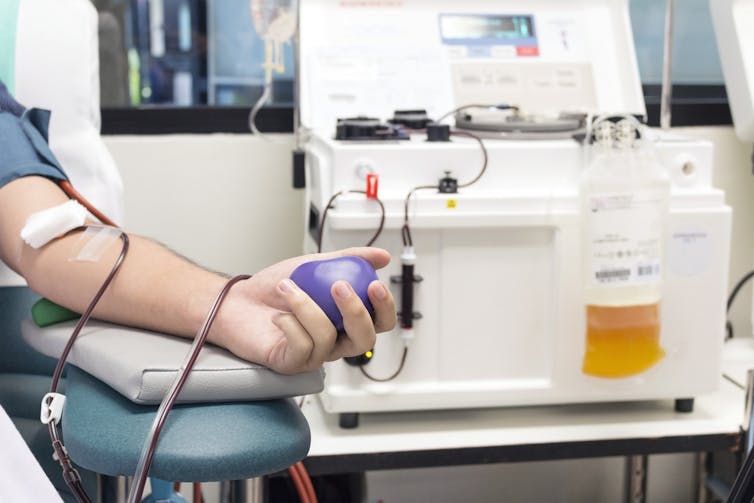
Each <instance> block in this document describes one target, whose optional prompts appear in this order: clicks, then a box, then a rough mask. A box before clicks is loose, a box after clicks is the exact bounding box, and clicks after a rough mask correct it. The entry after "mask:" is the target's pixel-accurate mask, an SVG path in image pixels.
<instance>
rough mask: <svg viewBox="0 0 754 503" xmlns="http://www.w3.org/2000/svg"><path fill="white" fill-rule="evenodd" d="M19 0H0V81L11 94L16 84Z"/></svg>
mask: <svg viewBox="0 0 754 503" xmlns="http://www.w3.org/2000/svg"><path fill="white" fill-rule="evenodd" d="M20 3H21V0H0V81H2V82H4V83H5V85H6V87H7V88H8V90H9V91H10V93H11V94H13V91H14V89H15V85H16V26H17V25H18V7H19V5H20Z"/></svg>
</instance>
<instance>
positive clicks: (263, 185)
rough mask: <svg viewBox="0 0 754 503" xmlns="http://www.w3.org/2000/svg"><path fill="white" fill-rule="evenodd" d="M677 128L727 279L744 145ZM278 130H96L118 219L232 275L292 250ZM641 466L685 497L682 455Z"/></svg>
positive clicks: (656, 492) (405, 487)
mask: <svg viewBox="0 0 754 503" xmlns="http://www.w3.org/2000/svg"><path fill="white" fill-rule="evenodd" d="M678 132H681V133H684V134H688V135H690V136H694V137H698V138H706V139H709V140H711V141H713V142H714V144H715V147H716V150H715V185H716V186H717V187H719V188H721V189H723V190H725V192H726V200H727V202H728V204H729V205H730V206H731V207H732V208H733V243H732V254H731V268H730V271H731V272H730V278H729V279H730V285H731V286H732V285H733V284H735V282H736V281H737V280H738V279H739V278H740V277H741V276H743V275H744V274H745V273H746V272H747V271H749V270H751V269H752V268H754V232H751V226H752V225H753V224H754V176H753V175H752V169H751V157H750V156H751V150H752V149H751V145H746V144H743V143H741V142H740V141H738V139H737V138H736V137H735V134H734V132H733V128H732V127H696V128H679V129H678ZM275 139H276V141H275V142H270V141H266V140H263V139H261V138H258V137H254V136H252V135H228V134H214V135H164V136H110V137H105V142H106V144H107V146H108V148H109V149H110V151H111V152H112V154H113V156H114V157H115V160H116V163H117V164H118V167H119V168H120V171H121V173H122V176H123V180H124V185H125V194H126V200H125V203H126V215H127V222H126V226H127V228H128V229H129V230H130V231H132V232H136V233H139V234H144V235H148V236H150V237H153V238H156V239H158V240H160V241H161V242H163V243H165V244H166V245H168V246H169V247H171V248H173V249H174V250H176V251H177V252H179V253H181V254H183V255H185V256H187V257H189V258H191V259H192V260H195V261H197V262H199V263H200V264H202V265H204V266H206V267H209V268H212V269H215V270H221V271H223V272H227V273H231V274H235V273H241V272H254V271H256V270H259V269H261V268H262V267H264V266H265V265H268V264H271V263H274V262H276V261H278V260H281V259H283V258H286V257H289V256H292V255H297V254H299V253H300V250H301V243H302V240H303V228H304V204H303V199H304V193H303V191H297V190H294V189H293V188H292V186H291V176H292V175H291V167H290V166H291V160H290V150H291V147H292V139H291V137H290V136H288V135H280V136H277V137H276V138H275ZM750 312H751V287H750V286H749V287H747V288H746V289H745V290H743V291H742V292H741V293H740V294H739V297H738V298H737V300H736V303H735V305H734V306H733V309H732V311H731V313H732V314H731V319H732V321H733V324H734V328H735V332H736V334H737V335H738V336H751V334H752V329H751V321H750ZM742 407H743V404H742ZM649 468H650V478H649V501H663V502H679V503H682V502H688V501H691V500H692V492H691V491H692V484H693V480H692V473H693V457H692V456H691V455H688V454H683V455H659V456H652V457H651V458H650V463H649ZM622 474H623V460H622V459H621V458H605V459H585V460H572V461H557V462H541V463H521V464H504V465H487V466H474V467H458V468H441V469H417V470H403V471H396V472H393V471H383V472H374V473H370V474H368V481H369V500H370V501H377V500H378V499H381V500H383V501H385V502H386V503H388V502H412V501H417V502H419V501H433V502H437V503H451V502H458V501H474V502H476V503H485V502H490V503H492V502H498V501H501V500H504V501H508V502H518V501H520V502H529V501H556V500H557V501H585V502H586V501H589V502H591V501H619V500H620V498H621V497H622V492H621V491H622ZM543 482H545V483H543ZM208 496H209V495H208Z"/></svg>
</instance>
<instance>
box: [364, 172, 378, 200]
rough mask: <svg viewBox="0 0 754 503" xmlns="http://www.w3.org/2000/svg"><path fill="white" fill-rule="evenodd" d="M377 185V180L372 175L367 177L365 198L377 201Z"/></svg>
mask: <svg viewBox="0 0 754 503" xmlns="http://www.w3.org/2000/svg"><path fill="white" fill-rule="evenodd" d="M378 185H379V178H378V176H377V175H375V174H374V173H370V174H368V175H367V191H366V192H367V198H369V199H377V186H378Z"/></svg>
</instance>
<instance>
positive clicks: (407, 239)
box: [401, 105, 490, 246]
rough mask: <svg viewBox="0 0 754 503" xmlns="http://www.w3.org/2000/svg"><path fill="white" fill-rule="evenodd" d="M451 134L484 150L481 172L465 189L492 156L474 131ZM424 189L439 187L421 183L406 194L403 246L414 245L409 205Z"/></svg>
mask: <svg viewBox="0 0 754 503" xmlns="http://www.w3.org/2000/svg"><path fill="white" fill-rule="evenodd" d="M470 106H471V105H470ZM473 106H477V105H473ZM450 134H451V135H454V136H465V137H467V138H471V139H473V140H475V141H476V142H477V143H478V144H479V148H480V149H481V150H482V167H481V168H480V170H479V173H477V175H476V176H475V177H474V178H472V179H471V180H469V181H468V182H466V183H462V184H459V185H458V188H459V189H463V188H466V187H469V186H471V185H474V184H475V183H476V182H478V181H479V180H480V179H481V178H482V176H483V175H484V174H485V173H486V172H487V166H488V165H489V158H490V156H489V153H488V152H487V147H486V146H485V145H484V141H483V140H482V138H480V137H479V136H477V135H475V134H474V133H470V132H468V131H458V130H453V131H451V133H450ZM424 189H438V186H437V185H419V186H417V187H414V188H413V189H411V190H410V191H409V192H408V194H407V195H406V199H405V200H404V201H403V228H402V229H401V238H402V239H403V246H414V240H413V238H412V236H411V228H410V226H409V223H408V205H409V202H410V200H411V198H412V197H413V195H414V194H415V193H416V192H417V191H419V190H424Z"/></svg>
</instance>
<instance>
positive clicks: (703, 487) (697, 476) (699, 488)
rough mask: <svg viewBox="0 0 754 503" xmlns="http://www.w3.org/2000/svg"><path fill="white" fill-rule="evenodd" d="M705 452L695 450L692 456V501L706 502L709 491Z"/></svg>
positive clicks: (697, 502)
mask: <svg viewBox="0 0 754 503" xmlns="http://www.w3.org/2000/svg"><path fill="white" fill-rule="evenodd" d="M707 457H708V456H707V453H706V452H697V453H696V455H695V456H694V493H693V494H694V501H696V503H707V501H709V492H708V491H707V474H708V467H707Z"/></svg>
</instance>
